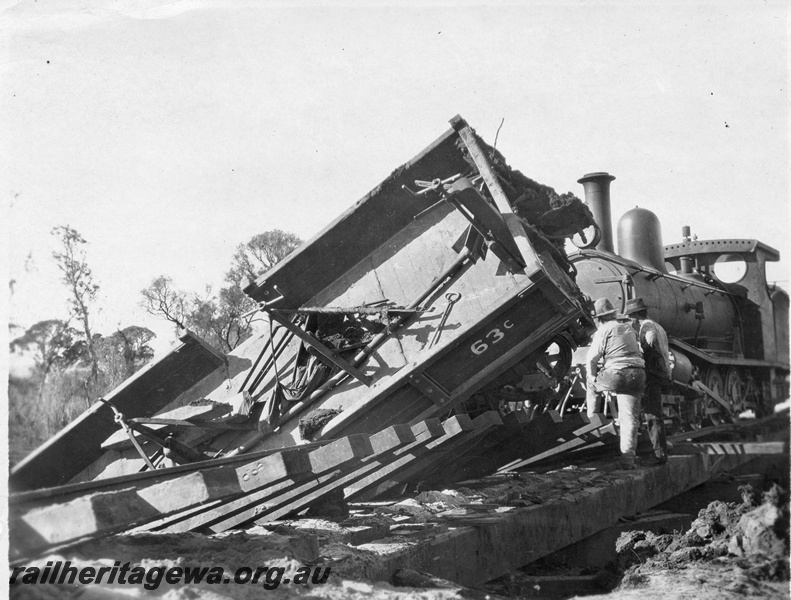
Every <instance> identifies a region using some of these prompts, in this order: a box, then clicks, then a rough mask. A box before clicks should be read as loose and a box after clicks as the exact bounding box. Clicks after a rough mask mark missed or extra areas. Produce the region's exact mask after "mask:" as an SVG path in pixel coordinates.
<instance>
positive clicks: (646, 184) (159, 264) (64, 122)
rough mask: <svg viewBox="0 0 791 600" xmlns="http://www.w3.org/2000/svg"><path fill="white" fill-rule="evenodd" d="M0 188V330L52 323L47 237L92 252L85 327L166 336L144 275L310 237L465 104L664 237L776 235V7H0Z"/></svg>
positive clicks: (781, 59) (510, 143)
mask: <svg viewBox="0 0 791 600" xmlns="http://www.w3.org/2000/svg"><path fill="white" fill-rule="evenodd" d="M0 6H3V7H4V11H3V14H2V15H0V23H2V25H0V27H3V28H4V36H3V37H4V42H5V43H4V45H3V47H2V86H0V94H1V96H0V97H1V98H2V100H0V102H2V104H1V105H0V114H1V115H2V117H1V118H2V121H1V122H0V127H1V128H2V134H0V150H1V151H2V166H1V167H0V168H2V172H0V186H2V191H3V194H4V196H5V202H4V203H3V211H4V213H5V214H4V215H3V219H2V220H3V224H4V225H5V228H6V232H5V235H4V236H3V238H4V241H5V243H6V244H7V258H8V260H7V261H6V263H7V267H8V274H7V277H8V279H9V280H13V282H14V283H13V286H12V287H11V288H10V290H11V292H12V293H11V295H10V301H9V304H8V311H9V317H10V321H11V322H13V323H16V324H18V325H21V326H24V327H27V326H30V325H31V324H33V323H34V322H36V321H38V320H41V319H45V318H62V317H64V316H65V315H66V291H65V289H64V288H63V286H62V285H61V284H60V283H59V280H58V272H57V270H56V269H55V266H54V262H53V260H52V257H51V254H52V251H53V250H54V249H55V240H54V238H53V237H52V236H51V235H50V231H51V229H52V228H53V227H54V226H56V225H67V224H68V225H70V226H72V227H74V228H75V229H77V230H78V231H79V232H80V233H82V235H83V236H84V237H85V239H87V240H88V242H89V246H88V247H87V250H88V260H89V264H90V265H91V267H92V268H93V272H94V276H95V279H96V281H97V282H98V283H99V284H100V285H101V292H100V296H99V299H98V301H97V306H96V310H95V329H96V330H97V331H98V332H100V333H103V334H109V333H111V332H112V331H113V330H114V329H115V328H116V327H117V326H119V325H120V326H126V325H131V324H138V325H146V326H148V327H150V328H152V329H154V330H155V331H157V332H158V333H159V337H160V344H162V343H165V342H170V341H171V340H172V339H173V338H172V333H171V331H170V328H169V327H167V325H165V324H164V323H162V322H157V321H153V320H152V319H151V318H150V317H148V316H147V315H145V313H144V312H143V311H142V309H140V308H139V306H138V303H139V300H140V290H141V289H143V288H144V287H146V286H147V285H148V284H149V283H150V282H151V280H152V279H153V278H154V277H156V276H158V275H161V274H165V275H170V276H171V277H172V278H173V279H174V281H175V283H176V284H177V285H178V286H179V287H181V288H183V289H185V290H188V291H199V290H200V289H202V288H203V287H204V286H205V285H206V284H211V285H214V286H217V285H220V284H221V283H222V278H223V275H224V273H225V271H226V270H227V269H228V267H229V265H230V263H231V258H232V255H233V252H234V248H235V246H236V245H237V244H239V243H240V242H244V241H246V240H248V239H249V238H250V237H252V236H253V235H254V234H256V233H260V232H263V231H266V230H270V229H275V228H279V229H284V230H286V231H290V232H294V233H296V234H298V235H299V236H301V237H302V238H303V239H308V238H310V237H311V236H313V235H314V234H315V233H317V232H318V231H319V230H320V229H321V228H323V227H324V226H325V225H326V224H327V223H328V222H330V221H331V220H332V219H334V218H335V217H336V216H337V215H338V214H340V213H341V212H342V211H344V210H345V209H346V208H348V207H349V206H350V205H351V204H353V203H354V202H355V201H356V200H358V199H359V198H360V197H361V196H363V195H364V194H365V193H366V192H368V191H369V190H370V189H371V188H373V187H374V186H376V185H377V184H378V183H379V182H380V181H382V180H383V179H384V178H385V177H386V176H387V175H388V174H389V173H390V172H391V171H392V170H393V169H394V168H395V167H397V166H399V165H400V164H402V163H404V162H406V161H407V160H409V159H410V158H412V157H413V156H414V155H415V154H417V153H418V152H420V151H421V150H422V149H423V148H424V147H425V146H427V145H428V144H429V143H430V142H432V141H433V140H434V139H435V138H436V137H438V136H439V135H440V134H442V133H443V132H444V131H445V130H446V129H447V128H448V120H449V119H450V118H452V117H453V116H454V115H455V114H457V113H459V114H461V115H462V116H463V117H465V118H466V119H467V121H468V122H469V123H470V124H471V125H472V126H473V127H474V128H476V130H477V131H478V133H479V134H481V135H482V136H483V137H484V139H485V140H487V141H488V142H489V143H492V142H493V141H494V137H495V133H496V131H497V128H498V126H499V124H500V122H501V120H502V119H505V121H504V124H503V127H502V130H501V131H500V134H499V139H498V142H497V147H498V149H500V150H501V151H502V152H503V154H504V155H505V157H506V158H507V160H508V161H509V163H510V164H511V165H512V166H514V167H515V168H518V169H520V170H521V171H522V172H523V173H525V174H526V175H528V176H529V177H531V178H533V179H535V180H537V181H539V182H541V183H544V184H546V185H549V186H551V187H553V188H555V189H556V190H558V191H559V192H566V191H573V192H574V193H576V194H577V195H578V196H580V197H582V195H583V194H582V187H581V186H580V185H579V184H577V183H576V180H577V179H578V178H579V177H581V176H582V175H583V174H585V173H588V172H591V171H608V172H610V173H612V174H614V175H615V176H616V177H617V179H616V181H615V182H614V183H613V184H612V197H613V215H614V217H615V218H616V219H617V218H618V217H619V216H620V215H621V214H622V213H623V212H625V211H626V210H628V209H630V208H632V207H634V206H635V205H639V206H641V207H645V208H649V209H651V210H653V211H654V212H656V213H657V215H658V216H659V218H660V219H661V221H662V224H663V235H664V242H665V243H671V242H675V241H678V240H679V238H680V232H681V227H682V225H687V224H688V225H690V226H691V227H692V230H693V233H696V234H697V235H698V236H699V237H700V238H719V237H740V238H758V239H760V240H762V241H764V242H765V243H767V244H769V245H771V246H773V247H775V248H777V249H778V250H780V251H781V254H782V255H783V262H781V263H780V264H779V265H772V269H771V270H770V278H771V279H774V280H783V281H785V280H787V279H788V276H787V274H786V272H787V269H786V265H787V264H788V262H787V261H788V257H789V252H790V251H791V246H790V245H789V242H788V238H789V236H788V227H789V203H788V197H789V196H788V192H789V150H788V133H789V112H788V99H789V96H788V71H787V65H788V59H789V55H788V46H787V31H788V25H789V23H788V14H787V11H788V8H787V6H788V3H787V2H785V1H774V0H768V1H763V2H746V1H739V2H728V1H722V0H718V1H716V2H707V3H695V2H688V1H685V2H668V1H658V0H657V1H655V2H613V1H609V2H594V1H586V2H579V1H573V2H571V1H570V2H554V1H553V2H537V1H536V2H520V3H514V2H511V3H484V2H475V3H462V2H447V3H445V5H444V6H441V5H436V4H434V5H432V4H431V3H426V2H414V3H412V5H411V6H410V5H408V4H403V3H393V2H389V3H384V4H382V5H379V6H376V5H375V4H372V3H368V2H354V3H352V2H347V3H331V2H321V3H315V2H314V3H298V2H289V3H270V2H248V3H243V2H220V1H209V0H205V1H204V0H183V1H172V2H154V1H148V0H117V1H114V2H86V1H76V0H38V1H37V2H35V1H22V2H18V3H17V2H5V3H3V4H2V5H0Z"/></svg>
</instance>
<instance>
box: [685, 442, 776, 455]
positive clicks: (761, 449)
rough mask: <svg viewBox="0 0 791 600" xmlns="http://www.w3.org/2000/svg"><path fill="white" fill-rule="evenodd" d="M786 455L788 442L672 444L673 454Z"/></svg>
mask: <svg viewBox="0 0 791 600" xmlns="http://www.w3.org/2000/svg"><path fill="white" fill-rule="evenodd" d="M697 453H704V454H745V455H755V456H759V455H774V454H782V455H787V454H788V442H787V441H782V442H697V443H689V442H681V443H676V444H673V454H697Z"/></svg>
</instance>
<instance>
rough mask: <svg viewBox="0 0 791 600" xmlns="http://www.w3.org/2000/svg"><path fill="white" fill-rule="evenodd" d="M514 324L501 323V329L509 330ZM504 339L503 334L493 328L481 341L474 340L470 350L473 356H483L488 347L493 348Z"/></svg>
mask: <svg viewBox="0 0 791 600" xmlns="http://www.w3.org/2000/svg"><path fill="white" fill-rule="evenodd" d="M513 326H514V324H513V323H512V322H511V321H505V322H504V323H503V329H511V328H512V327H513ZM504 337H505V333H503V331H502V330H501V329H500V328H499V327H495V328H494V329H492V330H491V331H490V332H489V333H487V334H486V335H485V336H483V339H482V340H475V341H474V342H473V343H472V346H470V350H472V353H473V354H483V353H484V352H486V351H487V350H488V349H489V346H490V345H491V346H493V345H494V344H496V343H497V342H499V341H500V340H502V339H503V338H504Z"/></svg>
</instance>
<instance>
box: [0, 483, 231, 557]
mask: <svg viewBox="0 0 791 600" xmlns="http://www.w3.org/2000/svg"><path fill="white" fill-rule="evenodd" d="M238 490H239V483H238V481H237V479H236V477H235V476H234V475H233V473H230V472H223V471H219V470H213V471H207V472H197V473H190V474H189V475H186V476H184V477H182V478H181V479H179V480H178V481H176V482H167V483H159V484H155V485H153V486H149V487H147V488H145V489H142V490H138V489H135V488H128V489H126V490H121V491H117V492H100V493H96V494H89V495H87V496H82V497H80V498H77V499H75V500H72V501H70V502H66V503H64V504H53V505H49V506H44V507H39V508H35V509H33V510H30V511H28V512H26V513H24V514H22V515H19V516H17V517H15V518H14V519H12V521H11V523H12V527H11V545H12V546H13V548H14V551H15V552H21V553H27V552H31V551H33V550H36V549H39V548H41V546H42V545H44V546H46V545H52V544H61V543H64V542H68V541H71V540H75V539H78V538H83V537H86V536H92V535H97V534H106V533H110V532H113V531H118V530H121V529H126V528H128V527H129V526H130V525H132V524H135V523H141V522H145V521H147V520H152V519H155V518H158V517H160V516H162V515H165V514H168V513H171V512H174V511H176V510H182V509H184V508H186V507H188V506H194V505H197V504H201V503H203V502H208V501H211V500H213V499H216V498H221V497H225V496H228V495H231V494H233V493H235V492H238ZM16 519H19V520H21V521H22V522H24V523H25V525H26V526H27V528H29V529H26V530H24V535H22V536H20V535H19V534H18V532H19V531H20V530H19V529H18V528H16V527H14V526H13V524H14V522H15V520H16ZM30 530H32V531H35V532H36V534H37V536H36V537H31V536H30Z"/></svg>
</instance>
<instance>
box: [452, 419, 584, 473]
mask: <svg viewBox="0 0 791 600" xmlns="http://www.w3.org/2000/svg"><path fill="white" fill-rule="evenodd" d="M584 422H585V421H584V420H583V419H582V418H581V417H575V416H573V415H569V416H567V418H565V419H563V418H561V417H560V415H559V414H558V413H557V412H556V411H553V410H550V411H547V412H545V413H541V414H539V415H536V416H535V417H533V419H532V420H531V421H530V422H529V423H526V424H524V423H523V424H516V425H513V432H514V433H513V435H512V436H510V437H509V438H507V439H505V440H503V441H501V442H500V444H499V448H497V447H492V448H491V450H490V451H489V452H487V453H486V454H482V455H481V456H480V457H477V458H474V459H472V460H470V461H467V462H465V463H461V464H460V465H459V469H458V470H459V476H460V477H461V478H462V479H477V478H479V477H483V476H485V475H490V474H492V473H494V472H495V471H497V469H498V468H499V467H502V466H504V465H507V464H509V463H512V462H514V461H516V460H520V459H522V458H524V457H526V456H530V455H531V454H534V453H537V452H541V451H543V450H546V449H547V448H551V447H552V446H553V445H554V444H556V443H557V441H556V440H557V439H562V437H563V436H564V435H566V434H568V433H569V432H571V431H572V430H573V429H576V428H578V427H579V426H580V425H582V424H583V423H584ZM448 479H449V477H448V476H447V475H446V476H445V477H443V478H441V480H440V482H438V483H449V481H448Z"/></svg>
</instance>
